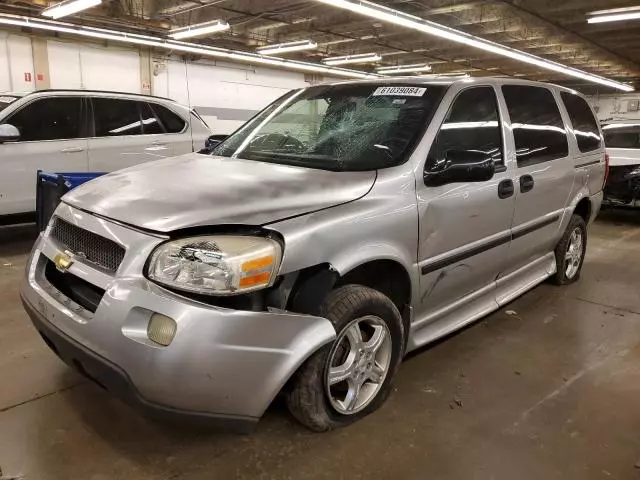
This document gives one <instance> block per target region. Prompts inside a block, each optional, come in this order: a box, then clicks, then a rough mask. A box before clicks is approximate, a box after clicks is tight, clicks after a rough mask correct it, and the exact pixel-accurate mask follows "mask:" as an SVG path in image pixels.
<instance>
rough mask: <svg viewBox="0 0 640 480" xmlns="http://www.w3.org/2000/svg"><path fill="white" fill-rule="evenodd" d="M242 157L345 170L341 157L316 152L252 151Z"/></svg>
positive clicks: (323, 168) (322, 168)
mask: <svg viewBox="0 0 640 480" xmlns="http://www.w3.org/2000/svg"><path fill="white" fill-rule="evenodd" d="M240 158H244V159H246V160H258V161H262V162H269V163H283V164H286V165H293V166H299V167H309V168H318V169H321V170H332V171H343V170H344V162H343V161H342V160H340V159H339V158H336V157H332V156H329V155H321V154H316V153H285V152H273V151H270V152H265V151H251V152H245V153H244V154H243V155H242V156H241V157H240Z"/></svg>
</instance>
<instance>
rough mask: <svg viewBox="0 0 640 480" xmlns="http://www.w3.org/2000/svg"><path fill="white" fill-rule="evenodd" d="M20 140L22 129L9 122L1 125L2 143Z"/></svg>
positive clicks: (0, 137)
mask: <svg viewBox="0 0 640 480" xmlns="http://www.w3.org/2000/svg"><path fill="white" fill-rule="evenodd" d="M18 140H20V130H18V129H17V128H16V127H14V126H13V125H10V124H8V123H4V124H2V125H0V143H4V142H17V141H18Z"/></svg>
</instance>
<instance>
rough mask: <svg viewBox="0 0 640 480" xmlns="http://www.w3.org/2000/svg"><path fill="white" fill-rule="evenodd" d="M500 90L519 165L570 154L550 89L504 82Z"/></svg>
mask: <svg viewBox="0 0 640 480" xmlns="http://www.w3.org/2000/svg"><path fill="white" fill-rule="evenodd" d="M502 93H503V94H504V98H505V100H506V102H507V109H508V110H509V116H510V117H511V128H512V130H513V136H514V140H515V144H516V159H517V160H518V167H526V166H528V165H533V164H536V163H542V162H548V161H551V160H555V159H557V158H563V157H566V156H567V155H568V154H569V144H568V143H567V134H566V131H565V129H564V123H563V121H562V116H561V115H560V110H559V109H558V105H557V104H556V101H555V98H554V97H553V94H552V93H551V91H550V90H548V89H546V88H543V87H530V86H525V85H504V86H503V87H502Z"/></svg>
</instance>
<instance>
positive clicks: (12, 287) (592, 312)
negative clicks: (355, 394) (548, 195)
mask: <svg viewBox="0 0 640 480" xmlns="http://www.w3.org/2000/svg"><path fill="white" fill-rule="evenodd" d="M639 227H640V213H638V212H633V211H618V212H605V214H604V215H603V216H602V217H601V219H600V220H599V221H598V222H597V223H596V224H595V225H594V226H593V227H592V229H591V236H590V244H589V252H588V256H587V262H586V265H585V267H584V271H583V275H582V279H581V280H580V282H578V283H577V284H575V285H573V286H570V287H566V288H560V287H554V286H551V285H547V284H545V285H541V286H539V287H538V288H536V289H535V290H533V291H531V292H529V293H528V294H526V295H525V296H523V297H521V298H520V299H518V300H516V301H515V302H513V303H512V304H511V305H509V306H508V307H507V308H505V309H503V310H501V311H499V312H497V313H495V314H494V315H491V316H490V317H488V318H486V319H484V320H483V321H481V322H478V323H476V324H475V325H473V326H472V327H470V328H467V329H465V330H464V331H462V332H460V333H458V334H456V335H454V336H452V337H450V338H448V339H447V340H445V341H442V342H439V343H438V344H436V345H434V346H431V347H429V348H426V349H423V350H421V351H420V352H418V353H417V354H413V355H411V356H410V358H408V359H407V360H406V361H405V362H404V365H403V367H402V368H401V370H400V374H399V377H398V379H397V382H396V390H397V391H396V392H395V393H394V394H393V395H392V396H391V398H390V400H389V402H388V403H387V404H386V406H385V407H384V408H383V409H382V410H381V411H379V412H378V413H376V414H374V415H372V416H370V417H368V418H367V419H365V420H364V421H362V422H360V423H359V424H356V425H353V426H351V427H349V428H347V429H342V430H339V431H335V432H331V433H328V434H324V435H319V434H313V433H310V432H308V431H306V430H304V429H303V428H301V427H299V426H298V425H297V424H296V423H294V422H293V420H291V419H290V418H289V416H288V415H287V413H286V411H285V409H284V407H283V406H282V405H281V404H280V403H278V402H276V404H275V405H274V406H273V407H272V408H271V409H270V410H269V411H268V413H267V415H266V416H265V418H264V419H263V420H262V422H261V423H260V424H259V426H258V428H257V429H256V431H255V432H254V433H253V434H252V435H249V436H235V435H228V434H219V433H212V432H194V431H189V430H179V429H175V428H173V429H171V428H169V427H167V426H161V425H157V424H154V423H151V422H149V421H147V420H144V419H142V418H140V417H139V416H138V415H137V414H136V413H135V412H132V411H131V410H129V409H128V407H125V406H123V405H121V404H120V403H119V402H118V401H117V400H114V399H112V398H110V397H109V396H108V395H106V394H105V393H104V392H103V391H102V390H100V389H99V388H97V387H95V386H94V385H92V384H89V383H87V382H86V381H84V380H82V379H81V378H79V377H78V376H77V375H76V374H74V373H73V372H72V371H70V370H69V369H68V368H66V367H65V366H64V364H63V363H62V362H60V361H59V360H58V359H57V358H56V357H55V356H54V355H53V353H51V352H50V351H49V350H48V349H47V348H46V347H45V345H44V343H43V342H42V341H41V340H40V338H39V337H38V336H37V334H36V333H35V331H34V330H33V329H32V327H31V326H30V324H29V321H28V320H27V316H26V315H25V314H24V312H23V311H22V307H21V306H20V302H19V300H18V283H19V281H20V278H21V276H22V270H23V268H24V265H25V262H26V257H27V251H28V249H29V246H30V243H31V242H32V241H33V238H34V233H33V230H32V229H7V230H6V231H2V232H0V245H2V246H1V247H0V467H1V468H2V471H3V472H4V475H5V477H6V478H13V477H17V478H19V479H24V480H52V479H64V480H75V479H79V480H107V479H108V480H117V479H123V480H143V479H145V480H146V479H154V480H158V479H160V480H170V479H174V480H177V479H181V480H182V479H207V480H210V479H228V478H291V479H303V478H320V477H329V476H330V477H332V478H348V479H356V478H395V479H413V478H415V479H424V478H435V479H465V480H466V479H487V480H488V479H506V480H514V479H546V480H550V479H563V480H566V479H580V480H584V479H599V478H603V479H606V478H613V479H637V478H640V463H638V462H639V461H640V408H638V406H639V405H640V297H639V295H638V290H639V288H640V228H639ZM0 478H3V477H2V475H1V474H0Z"/></svg>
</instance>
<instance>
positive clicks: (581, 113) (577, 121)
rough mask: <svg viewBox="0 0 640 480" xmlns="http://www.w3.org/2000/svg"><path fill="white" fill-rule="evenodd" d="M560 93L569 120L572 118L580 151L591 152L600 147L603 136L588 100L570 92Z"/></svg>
mask: <svg viewBox="0 0 640 480" xmlns="http://www.w3.org/2000/svg"><path fill="white" fill-rule="evenodd" d="M560 95H561V96H562V101H563V102H564V106H565V107H567V113H568V114H569V120H571V125H572V126H573V132H574V133H575V135H576V140H577V141H578V148H579V149H580V151H581V152H583V153H584V152H591V151H592V150H597V149H598V148H600V146H601V145H602V137H601V136H600V130H599V129H598V123H597V121H596V119H595V118H594V116H593V112H591V108H589V104H588V103H587V102H586V100H585V99H584V98H582V97H579V96H578V95H574V94H572V93H568V92H562V93H561V94H560Z"/></svg>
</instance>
